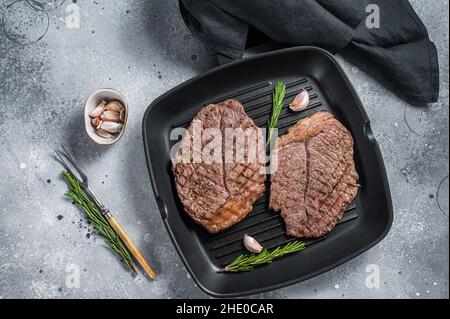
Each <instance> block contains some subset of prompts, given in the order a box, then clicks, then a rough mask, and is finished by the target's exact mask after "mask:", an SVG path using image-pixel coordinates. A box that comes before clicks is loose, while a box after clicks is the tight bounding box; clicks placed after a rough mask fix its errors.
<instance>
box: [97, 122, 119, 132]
mask: <svg viewBox="0 0 450 319" xmlns="http://www.w3.org/2000/svg"><path fill="white" fill-rule="evenodd" d="M122 127H123V125H122V124H120V123H116V122H110V121H104V122H102V123H100V125H99V126H97V129H98V130H100V129H102V130H105V131H107V132H109V133H112V134H115V133H119V132H120V131H121V130H122Z"/></svg>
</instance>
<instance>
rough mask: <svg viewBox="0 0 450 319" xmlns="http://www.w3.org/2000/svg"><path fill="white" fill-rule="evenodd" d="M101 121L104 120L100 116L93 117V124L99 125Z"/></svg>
mask: <svg viewBox="0 0 450 319" xmlns="http://www.w3.org/2000/svg"><path fill="white" fill-rule="evenodd" d="M101 122H102V119H101V118H100V117H94V118H93V119H92V124H93V125H94V126H99V125H100V123H101Z"/></svg>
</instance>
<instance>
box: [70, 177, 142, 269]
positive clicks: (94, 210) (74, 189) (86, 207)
mask: <svg viewBox="0 0 450 319" xmlns="http://www.w3.org/2000/svg"><path fill="white" fill-rule="evenodd" d="M61 176H62V177H63V178H64V180H65V181H66V182H67V184H68V186H69V190H68V191H67V192H66V194H65V195H66V196H68V197H70V198H71V199H72V200H73V201H74V202H75V203H76V204H77V205H78V206H80V207H81V209H83V211H84V213H85V216H86V218H87V220H89V222H90V223H91V225H92V226H94V228H95V230H96V231H97V232H98V233H99V234H100V235H101V236H103V237H104V238H105V241H106V243H107V244H108V246H109V247H110V248H111V249H112V250H113V251H114V252H115V253H116V254H117V255H119V257H120V258H121V260H122V262H123V263H124V264H125V265H126V266H127V267H128V268H129V269H130V270H131V271H132V272H133V274H137V269H136V267H135V266H134V264H133V262H132V260H131V255H130V252H129V250H128V248H127V247H126V246H125V245H124V243H123V242H122V241H121V240H120V237H119V235H117V233H116V232H115V231H114V229H113V228H112V227H111V225H109V224H108V222H107V221H106V220H105V219H104V218H103V216H102V215H101V213H100V210H99V208H98V207H97V205H95V203H94V202H92V201H91V200H90V199H89V197H88V196H87V195H86V193H85V192H84V191H83V190H82V189H81V186H80V183H79V182H78V180H77V179H76V178H75V177H74V176H73V175H72V174H70V173H69V172H61Z"/></svg>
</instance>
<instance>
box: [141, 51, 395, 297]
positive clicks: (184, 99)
mask: <svg viewBox="0 0 450 319" xmlns="http://www.w3.org/2000/svg"><path fill="white" fill-rule="evenodd" d="M279 80H281V81H283V82H284V83H285V84H286V86H287V90H286V99H285V104H286V105H285V107H284V108H283V111H282V112H281V115H280V120H279V123H278V128H279V134H280V135H281V134H284V133H285V132H286V131H287V129H288V128H289V127H290V126H292V125H294V124H295V123H297V121H298V120H300V119H301V118H304V117H306V116H309V115H311V114H313V113H315V112H317V111H322V110H326V111H329V112H331V113H333V114H334V115H335V116H336V117H337V118H338V119H339V120H340V121H341V122H342V123H343V124H344V125H345V126H346V127H347V128H348V129H349V130H350V132H351V133H352V135H353V137H354V140H355V163H356V168H357V171H358V173H359V175H360V184H361V185H362V187H361V189H360V191H359V193H358V196H357V197H356V199H355V201H354V202H353V203H352V204H351V205H350V206H349V207H348V208H347V211H346V213H345V214H344V217H343V219H342V220H341V221H340V222H339V223H338V225H337V226H336V227H335V229H333V230H332V231H331V232H330V233H329V234H328V235H326V236H325V237H322V238H317V239H308V240H304V242H305V243H306V246H307V247H306V249H305V250H303V251H301V252H298V253H296V254H293V255H290V256H286V257H283V258H282V259H279V260H276V261H275V262H273V263H272V264H270V265H267V266H262V267H260V268H257V269H255V270H253V271H251V272H245V273H233V274H229V273H218V272H217V270H218V269H219V268H220V267H223V266H224V265H226V264H227V263H228V262H230V261H231V260H233V259H234V258H235V257H237V256H239V255H240V254H243V253H246V251H245V248H244V246H243V244H242V238H243V236H244V234H249V235H251V236H253V237H255V238H256V239H257V240H258V241H259V242H260V243H262V244H263V246H264V247H265V248H269V249H270V248H273V247H276V246H278V245H282V244H286V243H288V242H289V241H291V240H293V239H295V238H292V237H289V236H287V235H286V233H285V225H284V222H283V219H282V218H281V217H280V215H279V214H278V213H276V212H274V211H273V210H270V209H269V208H268V198H269V189H270V187H269V186H270V185H269V184H267V187H266V192H265V193H264V195H263V196H262V198H261V199H260V200H258V201H257V202H256V203H255V204H254V205H253V211H252V212H250V213H249V214H248V215H247V217H245V218H244V219H243V220H242V221H241V222H239V223H238V224H236V225H234V226H232V227H231V228H229V229H227V230H225V231H222V232H220V233H218V234H214V235H211V234H209V233H208V232H207V231H206V230H204V229H203V228H202V227H201V226H199V225H197V224H196V223H195V222H194V221H193V220H191V218H190V217H189V216H188V215H187V213H186V212H184V210H183V207H182V205H181V203H180V201H179V199H178V196H177V193H176V189H175V184H174V177H173V173H172V171H171V168H170V167H171V166H170V150H171V148H172V147H174V145H176V143H178V142H179V140H180V137H179V136H178V135H177V133H176V131H174V129H177V128H186V127H187V126H188V125H189V123H190V121H191V120H192V118H193V117H194V116H195V114H196V113H197V112H198V111H199V110H200V109H201V108H202V107H203V106H205V105H208V104H210V103H217V102H221V101H223V100H225V99H228V98H234V99H237V100H238V101H240V102H241V103H242V104H243V105H244V108H245V110H246V112H247V114H248V115H249V116H250V117H251V118H252V119H253V120H254V122H255V124H256V125H257V126H259V127H261V128H266V127H267V122H268V120H269V117H270V115H271V111H272V92H273V86H274V84H275V83H276V82H277V81H279ZM305 89H306V90H308V92H309V95H310V105H309V106H308V108H307V109H306V110H305V111H303V112H291V111H290V110H289V107H288V106H287V104H288V103H289V102H290V101H291V100H292V99H293V98H294V96H295V95H296V94H297V93H299V92H300V91H302V90H305ZM143 136H144V147H145V151H146V158H147V164H148V168H149V173H150V179H151V183H152V187H153V191H154V194H155V198H156V202H157V204H158V208H159V210H160V212H161V215H162V218H163V220H164V223H165V225H166V228H167V230H168V231H169V234H170V236H171V238H172V240H173V242H174V245H175V247H176V248H177V250H178V252H179V254H180V256H181V258H182V259H183V261H184V263H185V265H186V267H187V269H188V270H189V271H190V273H191V275H192V277H193V278H194V280H195V281H196V282H197V284H198V285H199V287H201V288H202V289H203V290H204V291H205V292H207V293H208V294H210V295H213V296H217V297H235V296H241V295H246V294H251V293H257V292H262V291H267V290H269V289H273V288H278V287H282V286H285V285H289V284H292V283H296V282H299V281H302V280H305V279H307V278H310V277H312V276H315V275H317V274H320V273H322V272H325V271H327V270H329V269H331V268H333V267H335V266H337V265H339V264H342V263H344V262H345V261H347V260H349V259H351V258H353V257H355V256H357V255H358V254H360V253H362V252H363V251H365V250H367V249H369V248H370V247H372V246H373V245H375V244H376V243H377V242H379V241H380V240H381V239H382V238H384V236H385V235H386V234H387V232H388V231H389V229H390V226H391V224H392V204H391V199H390V193H389V187H388V183H387V178H386V174H385V170H384V165H383V161H382V157H381V154H380V151H379V147H378V144H377V143H376V141H375V139H374V137H373V134H372V131H371V129H370V123H369V120H368V118H367V115H366V113H365V112H364V109H363V107H362V105H361V102H360V100H359V98H358V97H357V95H356V93H355V91H354V89H353V87H352V85H351V84H350V82H349V81H348V79H347V77H346V76H345V74H344V72H343V71H342V69H341V68H340V66H339V65H338V64H337V62H336V61H335V60H334V58H333V57H332V56H331V55H330V54H328V53H327V52H325V51H323V50H321V49H317V48H312V47H299V48H291V49H285V50H280V51H275V52H271V53H266V54H261V55H258V56H256V57H253V58H250V59H246V60H242V61H238V62H234V63H232V64H229V65H225V66H222V67H219V68H216V69H213V70H211V71H208V72H206V73H204V74H202V75H200V76H197V77H196V78H193V79H192V80H189V81H187V82H185V83H183V84H181V85H179V86H178V87H176V88H174V89H172V90H171V91H169V92H168V93H166V94H164V95H163V96H161V97H160V98H158V99H157V100H155V101H154V102H153V103H152V104H151V105H150V107H149V108H148V110H147V112H146V114H145V116H144V120H143ZM269 179H270V178H269Z"/></svg>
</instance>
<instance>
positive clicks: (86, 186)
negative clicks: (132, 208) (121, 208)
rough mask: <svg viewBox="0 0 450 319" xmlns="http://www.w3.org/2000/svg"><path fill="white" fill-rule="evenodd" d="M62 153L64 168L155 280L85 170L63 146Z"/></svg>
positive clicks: (59, 155)
mask: <svg viewBox="0 0 450 319" xmlns="http://www.w3.org/2000/svg"><path fill="white" fill-rule="evenodd" d="M61 148H62V151H60V150H58V149H55V152H56V155H58V158H59V160H60V162H61V164H62V165H63V166H64V168H65V169H66V170H67V171H68V172H69V173H70V174H72V175H73V176H74V177H75V178H76V179H77V180H78V182H79V183H80V186H81V187H82V188H83V189H84V191H85V192H86V193H87V194H88V196H90V197H91V198H92V199H93V200H94V202H95V204H96V205H97V206H98V208H99V209H100V212H101V214H102V216H103V217H104V218H105V220H106V221H107V222H108V224H110V225H111V227H112V228H113V229H114V231H115V232H116V233H117V235H119V237H120V239H121V240H122V242H123V243H124V244H125V246H127V248H128V249H129V250H130V252H131V253H132V254H133V256H134V258H136V260H137V261H138V262H139V264H140V265H141V266H142V268H143V269H144V270H145V272H146V273H147V275H148V276H149V277H150V278H152V279H155V278H156V273H155V272H154V271H153V269H152V267H150V265H149V264H148V263H147V261H146V260H145V258H144V257H143V256H142V254H141V253H140V251H139V250H138V249H137V247H136V245H135V244H134V243H133V241H132V240H131V239H130V238H129V236H128V235H127V233H126V232H125V231H124V230H123V228H122V227H121V226H120V224H119V223H118V222H117V220H116V219H115V218H114V217H113V216H112V215H111V212H110V211H109V209H107V208H106V206H105V205H104V204H103V203H102V201H101V200H100V199H99V198H98V197H97V196H96V195H95V193H94V192H93V191H92V189H90V188H89V182H88V177H87V175H86V174H85V173H84V172H83V170H82V169H81V168H80V167H79V166H78V165H77V163H76V162H75V161H74V160H73V158H72V156H71V155H70V153H69V152H68V151H67V150H66V149H65V147H64V146H63V145H61ZM65 158H66V159H67V160H68V161H69V162H70V164H71V165H72V166H73V168H74V169H75V170H76V173H77V174H78V175H79V176H80V178H81V180H80V178H78V176H77V175H76V174H75V172H74V171H73V170H72V168H71V167H70V165H68V163H67V162H66V160H65Z"/></svg>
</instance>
